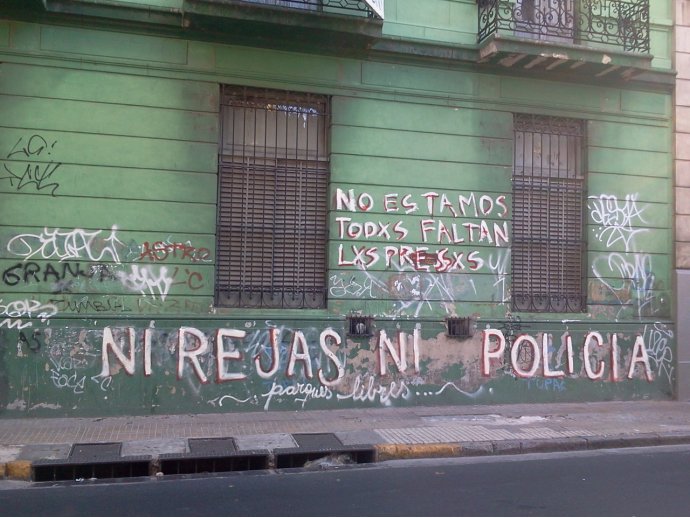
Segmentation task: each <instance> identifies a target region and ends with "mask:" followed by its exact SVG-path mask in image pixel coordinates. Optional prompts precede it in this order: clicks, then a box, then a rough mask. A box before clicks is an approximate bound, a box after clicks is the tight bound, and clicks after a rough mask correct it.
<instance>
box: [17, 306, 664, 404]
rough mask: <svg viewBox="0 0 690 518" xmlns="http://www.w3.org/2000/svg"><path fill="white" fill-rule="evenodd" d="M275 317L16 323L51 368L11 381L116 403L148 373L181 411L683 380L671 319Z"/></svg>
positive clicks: (487, 396)
mask: <svg viewBox="0 0 690 518" xmlns="http://www.w3.org/2000/svg"><path fill="white" fill-rule="evenodd" d="M32 311H33V312H34V313H35V312H36V311H38V308H37V307H36V308H35V309H34V308H33V307H32ZM46 318H49V317H46ZM267 324H268V326H257V325H256V322H246V323H245V324H244V325H242V326H235V327H219V328H214V329H200V328H197V327H191V326H183V327H177V328H159V327H157V326H156V323H155V322H154V321H151V322H150V324H149V326H148V327H144V328H136V327H120V326H118V327H113V326H104V327H100V328H97V327H93V328H85V329H78V328H72V327H66V328H63V327H52V328H51V327H46V328H42V329H34V330H33V331H32V330H29V329H22V330H21V331H20V330H18V329H12V330H11V332H14V333H16V335H15V336H16V350H17V353H16V355H14V356H13V357H12V359H11V361H15V362H20V363H18V364H17V365H18V366H19V365H22V363H21V362H36V365H37V366H41V367H40V368H31V369H28V370H27V369H26V366H27V364H26V363H23V365H24V368H17V369H16V371H17V372H24V373H25V375H24V377H23V378H22V379H19V378H17V379H15V380H13V382H12V383H11V385H12V386H14V391H13V392H12V394H10V399H9V400H8V405H11V406H12V408H25V409H31V408H33V407H34V406H35V405H37V404H41V405H53V406H55V405H59V404H63V405H69V406H70V408H72V407H76V406H78V405H80V404H97V401H99V399H100V398H104V399H108V398H110V400H111V401H112V403H111V404H112V405H117V404H118V403H117V401H116V400H117V397H122V396H121V395H122V394H124V393H126V392H127V391H128V390H131V391H134V392H136V391H137V388H136V387H139V386H140V384H141V383H142V382H143V381H144V380H150V381H148V382H147V383H150V384H151V387H152V388H151V391H152V393H153V394H155V395H156V405H157V406H162V407H166V405H168V407H167V409H168V411H176V408H177V405H179V404H180V398H184V400H185V402H186V403H187V404H189V405H192V406H193V405H199V404H201V405H203V407H205V408H206V410H207V411H225V410H229V409H230V410H231V409H236V410H252V409H264V410H270V409H276V408H292V409H306V408H325V407H333V406H357V405H368V406H371V405H384V406H386V405H398V404H400V405H404V404H420V403H421V404H434V403H435V402H437V403H438V402H454V401H455V402H457V401H461V402H462V401H473V402H479V401H492V398H493V397H496V396H500V395H501V394H500V393H499V391H501V390H504V389H502V388H501V385H500V382H501V380H504V379H513V380H515V382H518V381H520V380H529V381H530V383H529V384H528V385H525V389H526V390H532V389H539V390H550V391H552V392H553V391H558V392H562V393H564V394H566V393H568V391H571V390H577V389H578V387H579V388H581V387H582V385H581V384H582V383H589V382H604V383H610V384H612V385H614V386H625V384H626V383H627V382H638V383H639V382H643V383H644V385H645V386H649V387H656V386H657V385H659V384H661V385H662V386H663V387H666V386H667V385H669V386H670V384H671V383H672V382H673V371H672V359H673V351H672V347H674V345H673V334H672V333H671V332H670V331H669V330H668V329H667V328H666V327H665V326H664V325H662V324H657V325H656V326H651V327H647V328H645V329H644V330H643V332H641V333H640V334H636V335H624V334H621V333H600V332H597V331H586V332H581V333H571V332H569V331H564V332H562V333H547V332H530V333H524V332H520V333H512V328H511V329H501V328H499V327H489V326H487V327H486V328H484V329H483V330H482V331H481V332H478V333H476V334H475V336H473V337H471V338H468V339H466V340H454V339H450V338H448V337H447V336H446V335H445V333H438V334H436V335H429V336H426V337H424V336H423V334H422V331H423V325H422V324H415V325H414V328H412V329H409V330H406V331H402V330H399V329H384V328H381V329H378V330H377V331H376V332H375V334H374V336H373V337H372V338H371V339H367V340H359V341H354V340H352V339H351V338H350V337H348V336H347V335H345V334H344V333H343V332H342V330H336V329H334V328H332V327H324V328H319V327H306V328H292V327H288V326H284V325H275V324H272V323H270V322H268V323H267ZM5 332H6V333H7V332H10V331H9V330H5ZM5 337H7V335H6V334H5ZM5 342H7V340H5ZM559 343H560V346H559V345H557V344H559ZM27 373H28V374H27ZM32 376H33V377H35V379H34V378H32ZM27 383H28V384H30V385H31V386H32V391H35V392H37V393H41V391H40V390H39V389H38V387H40V386H43V387H44V388H45V390H44V391H43V392H42V398H43V399H42V400H41V401H40V402H39V401H35V400H34V401H26V400H25V399H24V398H25V397H26V393H25V392H26V391H25V390H24V385H25V384H27ZM497 383H499V384H497ZM128 386H129V387H130V388H129V389H128ZM628 390H629V389H628ZM650 390H653V389H651V388H650ZM55 391H57V392H55ZM513 392H514V389H510V388H509V389H508V390H507V391H506V393H505V394H503V397H506V398H508V399H510V397H512V396H513V394H512V393H513ZM118 395H120V396H118ZM82 396H88V399H86V400H84V399H80V398H81V397H82ZM518 397H519V396H518ZM75 398H76V399H75ZM449 398H450V399H449ZM453 398H456V399H453ZM457 398H460V400H457ZM60 402H62V403H60ZM94 402H96V403H94ZM145 404H146V403H145V402H142V405H145Z"/></svg>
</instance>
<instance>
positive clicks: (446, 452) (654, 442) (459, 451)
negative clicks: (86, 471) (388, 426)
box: [0, 431, 690, 482]
mask: <svg viewBox="0 0 690 518" xmlns="http://www.w3.org/2000/svg"><path fill="white" fill-rule="evenodd" d="M165 442H166V441H162V443H165ZM167 442H179V439H177V440H170V441H167ZM123 444H126V442H124V443H123ZM677 444H690V432H677V431H676V432H673V431H671V432H663V433H624V434H617V435H595V436H588V437H558V438H543V439H526V440H492V441H468V442H459V443H419V444H392V443H380V444H371V445H369V446H370V447H371V448H372V449H373V450H374V451H375V457H374V462H384V461H390V460H404V459H430V458H457V457H478V456H497V455H519V454H526V453H555V452H569V451H584V450H598V449H608V448H630V447H641V446H665V445H677ZM65 446H70V445H65ZM21 451H22V447H21V446H17V445H13V446H9V447H4V448H3V447H2V446H0V479H2V480H16V481H27V482H31V481H32V474H33V468H34V462H35V461H39V460H43V459H27V458H21V457H22V454H21ZM343 451H344V452H346V451H345V450H343ZM161 453H162V452H161ZM150 462H151V466H150V468H151V469H150V475H151V476H156V475H157V476H158V477H160V476H161V474H160V473H159V472H158V467H159V465H160V464H159V456H158V455H156V454H155V453H154V454H153V455H152V456H151V461H150ZM66 464H67V461H66Z"/></svg>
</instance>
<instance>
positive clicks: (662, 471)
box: [0, 446, 690, 516]
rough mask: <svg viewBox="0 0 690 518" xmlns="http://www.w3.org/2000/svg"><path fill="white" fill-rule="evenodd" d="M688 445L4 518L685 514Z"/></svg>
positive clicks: (397, 465)
mask: <svg viewBox="0 0 690 518" xmlns="http://www.w3.org/2000/svg"><path fill="white" fill-rule="evenodd" d="M689 487H690V446H674V447H656V448H629V449H620V450H601V451H596V452H572V453H558V454H540V455H537V454H532V455H514V456H501V457H481V458H466V459H438V460H422V461H395V462H385V463H379V464H373V465H368V466H354V467H351V466H348V467H342V468H335V469H333V468H332V469H330V470H325V471H306V470H285V471H282V472H243V473H232V474H226V475H213V476H206V477H202V476H198V475H195V476H191V477H178V478H168V477H164V478H162V479H160V480H156V479H153V478H151V479H149V478H146V479H136V480H132V479H130V480H127V481H123V482H106V481H98V482H83V483H69V484H56V485H47V484H46V483H43V484H30V483H23V484H6V483H4V484H3V485H2V487H1V488H0V489H2V490H0V515H3V516H687V515H690V491H689V490H688V488H689Z"/></svg>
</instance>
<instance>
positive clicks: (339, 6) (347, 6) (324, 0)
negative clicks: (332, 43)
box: [240, 0, 383, 18]
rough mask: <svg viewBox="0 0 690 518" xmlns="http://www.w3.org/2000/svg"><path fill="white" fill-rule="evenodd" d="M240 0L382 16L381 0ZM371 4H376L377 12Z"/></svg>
mask: <svg viewBox="0 0 690 518" xmlns="http://www.w3.org/2000/svg"><path fill="white" fill-rule="evenodd" d="M240 2H241V3H245V4H263V5H267V6H276V7H286V8H288V9H301V10H305V11H318V12H325V13H332V14H349V15H359V16H366V17H367V18H382V17H383V16H382V12H383V0H371V1H365V0H240ZM372 6H376V7H377V8H378V12H377V10H375V9H374V7H372Z"/></svg>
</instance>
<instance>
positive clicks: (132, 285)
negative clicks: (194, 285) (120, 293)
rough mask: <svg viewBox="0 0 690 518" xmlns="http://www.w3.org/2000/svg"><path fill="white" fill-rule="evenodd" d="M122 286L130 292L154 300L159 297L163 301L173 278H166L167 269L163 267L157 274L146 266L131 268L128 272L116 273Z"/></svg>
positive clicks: (133, 266)
mask: <svg viewBox="0 0 690 518" xmlns="http://www.w3.org/2000/svg"><path fill="white" fill-rule="evenodd" d="M117 276H118V278H119V279H120V282H121V283H122V285H123V286H124V287H125V288H126V289H128V290H132V291H138V292H140V293H141V294H142V295H151V296H152V297H153V298H154V299H155V298H156V297H160V299H161V300H165V297H167V296H168V293H169V292H170V287H171V286H172V284H173V280H174V279H173V278H172V277H170V276H168V269H167V268H166V267H165V266H163V267H161V268H160V269H159V270H158V272H157V273H156V272H154V268H152V267H148V266H138V265H136V264H134V265H132V266H131V271H130V272H117Z"/></svg>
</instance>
